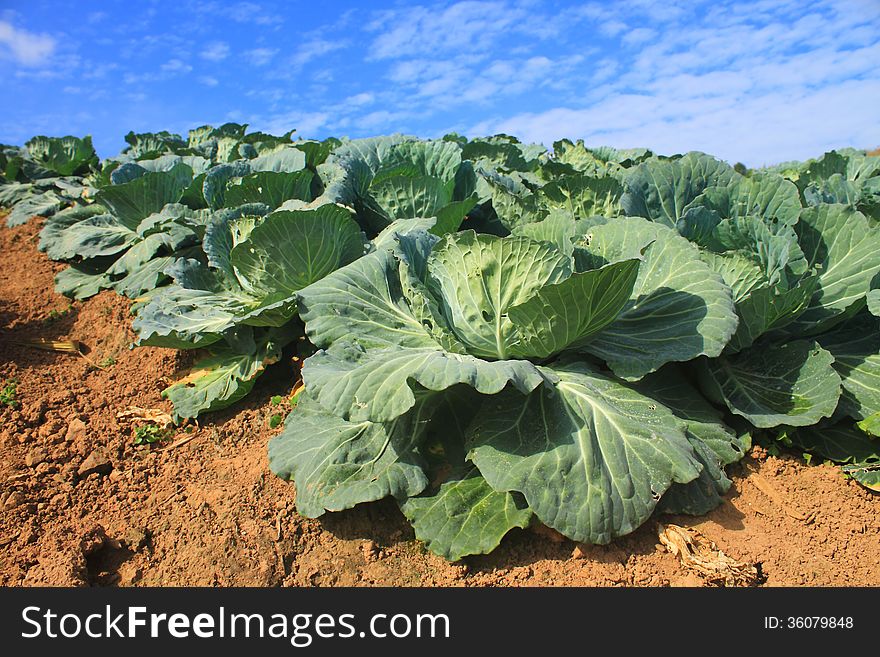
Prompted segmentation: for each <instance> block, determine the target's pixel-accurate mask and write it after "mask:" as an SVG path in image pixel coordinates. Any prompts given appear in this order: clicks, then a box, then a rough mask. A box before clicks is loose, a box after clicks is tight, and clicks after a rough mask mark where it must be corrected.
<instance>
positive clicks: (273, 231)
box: [133, 205, 364, 348]
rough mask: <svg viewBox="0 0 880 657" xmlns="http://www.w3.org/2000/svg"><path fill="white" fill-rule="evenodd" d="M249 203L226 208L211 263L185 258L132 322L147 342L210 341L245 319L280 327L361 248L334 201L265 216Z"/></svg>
mask: <svg viewBox="0 0 880 657" xmlns="http://www.w3.org/2000/svg"><path fill="white" fill-rule="evenodd" d="M249 207H255V206H243V207H242V208H239V210H237V211H234V212H223V213H220V214H219V215H217V216H216V217H215V219H214V220H213V221H212V223H211V225H210V226H209V228H208V230H207V232H206V234H205V241H204V250H205V253H206V255H207V256H208V265H209V266H205V265H204V264H203V263H202V262H200V261H198V260H193V259H190V260H187V261H181V262H179V263H178V264H176V265H175V266H174V267H172V268H169V269H168V270H167V271H168V273H169V274H170V275H171V276H172V277H173V278H174V280H175V285H172V286H168V287H166V288H163V289H162V290H161V291H160V292H158V293H157V294H156V295H154V296H153V297H152V299H151V300H150V302H149V303H148V304H147V305H146V306H145V307H144V308H143V309H141V310H140V312H139V314H138V317H137V318H136V319H135V321H134V323H133V327H134V328H135V330H137V331H138V332H139V334H140V337H141V343H142V344H151V345H156V346H166V347H169V346H170V347H177V348H188V347H193V346H204V345H205V344H208V343H210V342H213V341H216V340H217V339H219V336H221V335H222V334H224V333H225V332H227V331H229V330H230V329H233V328H234V327H236V326H239V325H248V326H282V325H283V324H285V323H286V322H287V321H289V320H290V319H291V317H293V315H294V314H295V313H296V310H297V306H296V297H295V294H296V292H297V291H299V290H300V289H301V288H303V287H305V286H306V285H308V284H309V283H312V282H314V281H316V280H320V279H321V278H322V277H323V276H325V275H326V274H328V273H330V272H332V271H334V270H335V269H337V268H338V267H340V266H342V265H344V264H346V263H347V262H350V261H351V260H354V259H356V258H357V257H359V256H360V255H361V254H362V253H363V248H364V247H363V241H362V238H361V233H360V230H359V228H358V227H357V224H355V223H354V221H353V220H352V219H351V216H350V213H349V212H348V210H346V209H344V208H340V207H338V206H335V205H324V206H321V207H319V208H316V209H312V210H298V211H280V212H275V213H272V214H270V215H268V216H266V217H265V218H260V217H259V216H253V215H249V214H247V208H249Z"/></svg>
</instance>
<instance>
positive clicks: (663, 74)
mask: <svg viewBox="0 0 880 657" xmlns="http://www.w3.org/2000/svg"><path fill="white" fill-rule="evenodd" d="M741 5H749V6H748V7H745V6H741ZM621 6H623V5H621ZM626 7H627V10H626V11H624V12H617V13H616V14H615V16H617V17H618V18H619V19H620V20H621V21H622V22H628V21H630V20H631V17H632V16H633V12H634V11H635V10H634V9H633V6H632V4H631V3H628V4H627V5H626ZM729 8H730V6H729V5H725V6H724V7H716V6H714V5H710V6H708V7H707V8H706V10H705V11H701V10H698V9H690V10H689V9H688V8H686V7H682V6H680V5H678V4H676V3H674V2H673V3H671V4H669V6H667V7H666V12H665V13H664V15H663V21H665V22H655V23H653V24H652V25H653V27H651V28H635V29H626V30H624V29H621V30H620V31H619V32H618V33H617V34H618V37H619V39H620V41H621V42H622V43H623V44H625V46H626V47H624V48H621V49H619V50H618V51H617V52H618V54H617V56H615V57H609V58H606V59H605V60H603V61H601V62H600V63H599V64H598V65H597V67H596V68H595V69H594V72H593V74H594V82H595V83H601V84H599V85H598V86H593V87H587V88H585V89H584V92H583V93H582V94H581V95H580V97H579V98H578V97H572V98H570V99H569V102H568V103H566V104H565V105H557V106H555V107H547V108H544V109H540V110H537V111H527V112H519V113H513V114H511V115H509V116H507V117H499V118H496V119H491V120H483V121H479V122H477V123H476V124H474V125H472V126H471V128H470V132H471V134H477V133H493V132H509V133H512V134H517V135H520V136H521V137H523V138H525V139H528V140H530V141H540V142H543V143H550V142H552V141H554V140H555V139H558V138H560V137H563V136H568V137H582V138H585V139H586V140H587V141H588V142H590V143H593V144H595V145H598V144H602V143H607V144H609V145H612V146H620V147H626V146H648V147H651V148H654V149H657V150H659V151H662V152H681V151H685V150H690V149H698V150H704V151H707V152H710V153H713V154H717V155H720V156H722V157H725V158H727V159H730V160H743V161H746V163H747V164H750V165H757V164H762V163H770V162H774V161H779V160H783V159H803V158H807V157H811V156H814V155H817V154H818V153H817V151H819V150H820V149H823V148H832V147H835V146H838V147H839V146H843V145H852V146H856V147H869V146H872V145H875V144H876V143H878V142H880V129H878V123H877V120H876V108H877V106H878V103H880V69H878V68H877V66H876V64H875V62H877V61H880V21H878V15H877V14H878V12H876V11H875V12H873V13H872V12H870V11H867V12H864V13H860V12H857V11H853V10H852V6H851V5H850V4H848V3H838V2H835V1H834V0H815V1H814V2H812V3H804V4H802V3H785V2H764V1H759V2H755V3H736V4H735V5H734V6H733V11H730V12H727V11H725V10H726V9H729ZM587 9H588V11H587V12H586V13H585V15H587V16H588V18H589V19H590V20H593V21H595V23H594V24H595V27H596V28H597V29H598V30H599V31H603V29H605V30H606V31H607V29H606V28H605V26H607V22H603V21H607V16H606V15H605V11H606V8H605V7H595V6H591V8H590V7H588V8H587ZM655 9H656V7H655ZM842 35H846V38H842Z"/></svg>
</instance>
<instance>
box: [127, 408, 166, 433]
mask: <svg viewBox="0 0 880 657" xmlns="http://www.w3.org/2000/svg"><path fill="white" fill-rule="evenodd" d="M116 419H117V420H121V421H123V422H129V423H132V422H147V423H149V424H155V425H157V426H159V427H160V428H162V429H169V428H171V427H172V426H174V420H173V419H172V418H171V415H169V414H168V413H166V412H165V411H163V410H162V409H160V408H141V407H140V406H129V407H128V408H126V409H125V410H124V411H119V412H118V413H117V414H116Z"/></svg>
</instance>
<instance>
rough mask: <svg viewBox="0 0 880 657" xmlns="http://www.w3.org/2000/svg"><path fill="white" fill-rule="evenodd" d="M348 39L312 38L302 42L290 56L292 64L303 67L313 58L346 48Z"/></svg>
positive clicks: (295, 66)
mask: <svg viewBox="0 0 880 657" xmlns="http://www.w3.org/2000/svg"><path fill="white" fill-rule="evenodd" d="M347 46H348V43H347V42H346V41H330V40H328V39H310V40H308V41H305V42H303V43H302V44H300V46H299V48H297V49H296V52H295V53H294V54H293V56H292V57H291V58H290V65H291V66H292V67H293V68H294V69H297V70H298V69H301V68H302V67H303V66H305V65H306V64H308V63H309V62H310V61H312V60H313V59H317V58H318V57H321V56H322V55H326V54H328V53H331V52H333V51H334V50H341V49H343V48H346V47H347Z"/></svg>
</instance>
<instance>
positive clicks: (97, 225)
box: [46, 214, 139, 260]
mask: <svg viewBox="0 0 880 657" xmlns="http://www.w3.org/2000/svg"><path fill="white" fill-rule="evenodd" d="M138 239H139V238H138V234H137V233H136V232H135V231H134V230H133V229H131V228H129V227H128V226H126V225H125V224H123V223H122V222H120V221H119V220H118V219H117V218H116V217H114V216H113V215H110V214H99V215H97V216H94V217H87V218H86V219H83V220H82V221H77V222H76V223H73V224H71V225H69V226H68V227H67V228H66V229H65V230H63V231H61V232H60V233H59V234H58V235H57V238H56V239H55V240H53V241H52V242H50V243H48V245H47V246H48V248H47V249H46V254H47V255H48V256H49V257H50V258H52V259H53V260H72V259H74V258H96V257H98V256H109V255H116V254H119V253H120V252H122V251H125V250H126V249H128V248H129V247H130V246H131V245H132V244H133V243H134V242H136V241H137V240H138Z"/></svg>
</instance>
